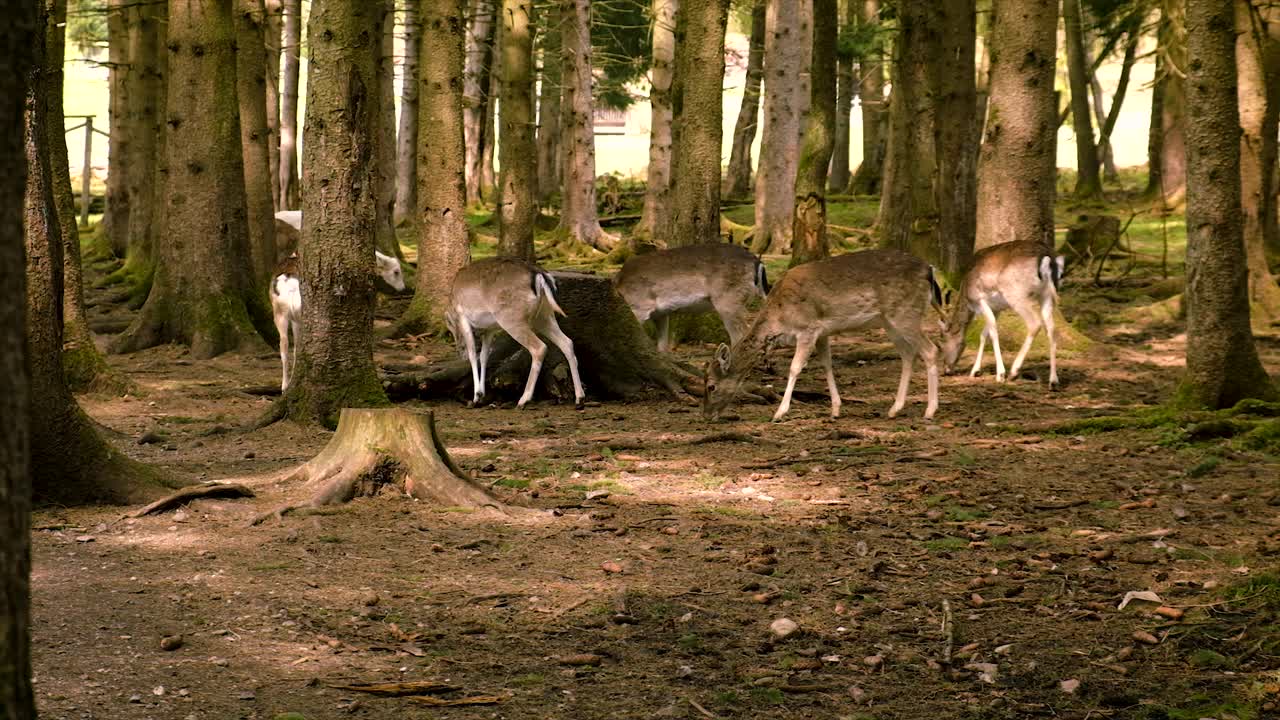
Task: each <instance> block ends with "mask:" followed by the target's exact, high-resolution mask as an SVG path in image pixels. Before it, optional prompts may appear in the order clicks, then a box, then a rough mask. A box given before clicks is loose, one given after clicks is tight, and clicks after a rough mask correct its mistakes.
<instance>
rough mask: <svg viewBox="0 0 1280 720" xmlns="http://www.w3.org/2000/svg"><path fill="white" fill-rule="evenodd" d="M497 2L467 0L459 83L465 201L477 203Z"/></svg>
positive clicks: (488, 141) (486, 143)
mask: <svg viewBox="0 0 1280 720" xmlns="http://www.w3.org/2000/svg"><path fill="white" fill-rule="evenodd" d="M497 2H500V0H468V2H467V48H466V59H465V61H464V73H465V75H464V78H465V79H464V86H463V97H464V98H465V102H466V105H465V108H464V111H465V115H464V118H463V122H464V129H465V132H466V151H467V204H468V205H478V204H479V203H480V201H481V192H480V189H481V188H480V186H481V180H482V176H483V174H484V172H483V169H482V163H483V161H484V151H485V148H486V147H490V148H491V147H492V146H493V141H494V138H493V135H492V134H491V133H489V132H487V131H486V127H485V125H486V118H487V116H488V113H489V112H491V111H492V110H493V106H494V104H493V102H491V98H493V96H492V95H491V94H490V92H489V87H490V82H489V74H490V72H491V70H492V68H493V63H494V60H495V58H496V56H497V47H496V46H495V40H496V34H495V30H496V28H497V27H498V23H497V22H495V20H496V18H495V14H496V13H497V7H495V3H497Z"/></svg>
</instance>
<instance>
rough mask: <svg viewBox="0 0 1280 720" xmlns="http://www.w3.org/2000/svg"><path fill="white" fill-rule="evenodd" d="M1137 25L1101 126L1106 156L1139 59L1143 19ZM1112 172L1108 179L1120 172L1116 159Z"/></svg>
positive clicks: (1131, 32)
mask: <svg viewBox="0 0 1280 720" xmlns="http://www.w3.org/2000/svg"><path fill="white" fill-rule="evenodd" d="M1135 25H1136V27H1133V28H1130V30H1129V36H1128V38H1127V39H1126V42H1125V46H1124V59H1122V60H1121V61H1120V79H1119V80H1117V81H1116V91H1115V94H1114V95H1112V96H1111V107H1110V108H1109V109H1108V110H1107V117H1106V119H1105V120H1103V121H1102V124H1101V125H1100V126H1099V127H1100V128H1101V130H1100V131H1099V133H1098V135H1099V136H1098V149H1099V151H1100V152H1104V153H1105V156H1104V157H1112V155H1113V153H1112V151H1111V133H1113V132H1115V129H1116V121H1118V120H1119V119H1120V108H1121V107H1122V106H1123V105H1124V97H1125V93H1126V92H1128V90H1129V77H1130V75H1131V74H1132V73H1133V63H1134V61H1135V60H1136V59H1137V54H1138V42H1139V41H1140V40H1141V39H1142V33H1141V32H1140V30H1141V20H1139V21H1138V22H1137V23H1135ZM1111 172H1112V173H1113V174H1110V175H1107V176H1106V178H1107V180H1113V181H1114V180H1116V179H1117V178H1118V172H1117V171H1116V168H1115V161H1114V159H1113V160H1112V165H1111Z"/></svg>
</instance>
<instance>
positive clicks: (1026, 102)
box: [975, 0, 1058, 251]
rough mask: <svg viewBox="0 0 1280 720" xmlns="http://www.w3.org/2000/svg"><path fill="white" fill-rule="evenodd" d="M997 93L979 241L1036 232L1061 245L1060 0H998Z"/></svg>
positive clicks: (984, 167)
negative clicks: (1057, 231)
mask: <svg viewBox="0 0 1280 720" xmlns="http://www.w3.org/2000/svg"><path fill="white" fill-rule="evenodd" d="M991 12H992V18H991V22H992V29H991V40H992V42H991V96H990V108H989V112H988V117H989V118H990V121H989V124H988V126H987V130H986V137H985V138H984V141H983V144H982V150H981V153H980V155H979V157H978V208H977V231H976V235H975V238H976V242H975V245H976V248H977V249H979V250H981V249H983V248H986V247H990V246H992V245H996V244H999V243H1004V242H1012V241H1015V240H1034V241H1039V242H1041V243H1043V244H1044V246H1045V249H1046V251H1049V250H1052V248H1053V202H1054V195H1055V189H1056V187H1055V180H1056V174H1057V165H1056V162H1055V161H1056V160H1057V151H1056V145H1057V143H1056V140H1057V122H1056V120H1057V108H1056V107H1055V106H1054V91H1053V74H1054V65H1055V63H1056V58H1057V40H1058V36H1057V30H1058V0H994V2H993V3H992V10H991Z"/></svg>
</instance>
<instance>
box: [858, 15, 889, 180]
mask: <svg viewBox="0 0 1280 720" xmlns="http://www.w3.org/2000/svg"><path fill="white" fill-rule="evenodd" d="M849 2H850V4H851V6H855V7H857V8H858V10H859V11H860V13H861V14H860V15H859V17H858V23H859V24H863V25H879V24H880V0H849ZM858 83H859V85H858V98H859V99H860V100H861V102H860V104H861V106H862V164H861V165H859V166H858V169H857V171H856V172H854V174H853V178H852V179H851V180H849V192H850V193H853V194H855V195H879V194H880V188H881V184H882V181H883V180H884V165H885V154H886V151H887V150H888V142H887V140H888V137H887V136H888V131H889V125H888V122H889V104H888V102H887V101H886V100H885V97H884V51H883V50H882V49H881V47H880V45H879V44H877V45H875V46H874V47H873V48H872V49H871V50H869V51H868V52H867V53H866V54H865V55H864V56H863V57H861V58H859V60H858Z"/></svg>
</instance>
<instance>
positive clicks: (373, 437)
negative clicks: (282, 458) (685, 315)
mask: <svg viewBox="0 0 1280 720" xmlns="http://www.w3.org/2000/svg"><path fill="white" fill-rule="evenodd" d="M284 482H286V483H293V482H302V483H303V484H304V487H305V489H307V490H310V491H311V492H312V493H313V495H312V497H311V499H310V500H309V501H308V502H306V503H304V504H301V505H290V506H286V507H283V508H280V509H278V510H274V511H272V512H270V513H267V514H265V515H262V516H260V517H258V518H256V519H255V520H254V521H253V524H255V525H256V524H258V523H260V522H262V521H263V520H266V519H268V518H271V517H279V516H282V515H284V514H286V513H289V512H292V511H294V510H298V509H301V508H308V507H310V508H318V507H322V506H325V505H339V504H342V503H345V502H349V501H350V500H352V499H353V498H355V497H358V496H371V495H376V494H378V493H379V492H380V491H382V489H383V488H384V487H385V486H387V485H394V486H395V487H397V488H398V489H400V490H401V491H403V492H404V493H405V494H406V495H409V496H410V497H414V498H417V499H419V500H427V501H430V502H434V503H437V504H439V505H442V506H446V507H469V508H489V509H492V510H496V511H498V512H501V513H504V514H506V513H510V512H512V511H514V510H517V508H515V507H513V506H509V505H506V504H505V503H503V502H502V501H501V500H499V499H498V498H497V497H495V496H494V495H492V494H490V493H489V492H488V491H487V490H485V489H484V488H482V487H480V486H479V485H477V484H476V483H474V482H473V481H472V480H471V479H470V478H468V477H467V475H466V474H465V473H464V472H463V471H462V470H461V469H460V468H459V467H458V466H457V465H456V464H454V462H453V459H452V458H450V457H449V451H448V450H446V449H445V447H444V444H443V443H442V442H441V441H440V436H439V435H438V434H437V433H436V423H435V415H434V413H432V412H430V411H428V412H425V413H416V412H410V411H409V410H405V409H402V408H390V409H364V408H359V409H357V408H346V409H344V410H343V411H342V414H341V416H339V418H338V429H337V431H336V432H334V434H333V438H332V439H330V440H329V444H328V445H326V446H325V448H324V450H321V451H320V454H319V455H317V456H315V457H314V458H312V459H311V461H310V462H308V463H306V464H305V465H303V466H302V467H300V468H298V469H297V470H296V471H294V472H293V473H292V474H291V475H289V477H287V478H285V479H284ZM521 509H522V508H521Z"/></svg>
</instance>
